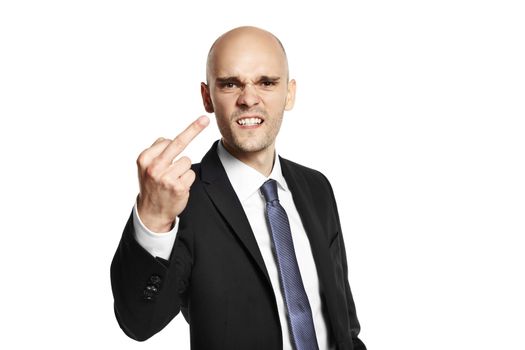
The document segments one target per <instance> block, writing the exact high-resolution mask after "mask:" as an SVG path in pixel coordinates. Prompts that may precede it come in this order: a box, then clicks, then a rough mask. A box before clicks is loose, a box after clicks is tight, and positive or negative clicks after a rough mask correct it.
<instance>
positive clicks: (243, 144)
mask: <svg viewBox="0 0 525 350" xmlns="http://www.w3.org/2000/svg"><path fill="white" fill-rule="evenodd" d="M233 145H234V147H235V148H236V149H237V150H238V151H240V152H243V153H253V152H260V151H263V150H265V149H266V148H268V147H269V146H270V145H271V142H269V141H267V140H245V141H241V140H234V142H233Z"/></svg>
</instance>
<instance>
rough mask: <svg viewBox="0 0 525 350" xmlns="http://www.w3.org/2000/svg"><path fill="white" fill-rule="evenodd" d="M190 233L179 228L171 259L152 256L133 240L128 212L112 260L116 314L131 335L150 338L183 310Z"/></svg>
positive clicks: (141, 338) (188, 276) (189, 259)
mask: <svg viewBox="0 0 525 350" xmlns="http://www.w3.org/2000/svg"><path fill="white" fill-rule="evenodd" d="M190 237H191V235H187V234H186V233H185V232H180V231H179V232H178V233H177V238H176V240H175V244H174V247H173V250H172V252H171V257H170V260H169V261H168V260H164V259H162V258H155V257H153V256H152V255H151V254H149V253H148V252H147V251H146V250H145V249H144V248H143V247H142V246H140V244H139V243H138V242H137V241H136V240H135V237H134V228H133V216H132V215H130V217H129V219H128V222H127V223H126V226H125V228H124V232H123V234H122V237H121V239H120V243H119V245H118V248H117V251H116V253H115V256H114V257H113V261H112V263H111V287H112V291H113V298H114V311H115V316H116V318H117V321H118V323H119V325H120V327H121V328H122V330H123V331H124V333H126V335H128V336H129V337H130V338H132V339H135V340H138V341H144V340H146V339H148V338H150V337H151V336H153V335H154V334H156V333H157V332H159V331H160V330H161V329H163V328H164V327H165V326H166V325H167V324H168V323H169V322H170V321H171V320H172V319H173V318H174V317H175V316H176V315H177V314H178V313H179V311H180V310H181V308H182V309H183V310H184V308H185V306H186V291H187V287H188V285H189V278H190V272H191V265H192V258H191V239H190Z"/></svg>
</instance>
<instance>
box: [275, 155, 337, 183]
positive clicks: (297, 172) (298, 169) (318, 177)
mask: <svg viewBox="0 0 525 350" xmlns="http://www.w3.org/2000/svg"><path fill="white" fill-rule="evenodd" d="M279 159H280V160H281V167H282V168H283V172H285V173H286V172H290V173H291V174H293V175H294V176H299V177H301V178H303V179H304V180H306V181H307V182H309V183H311V182H315V183H318V184H321V185H323V186H329V187H330V182H329V181H328V178H327V177H326V176H325V175H324V174H323V173H322V172H320V171H319V170H316V169H312V168H309V167H307V166H304V165H302V164H299V163H296V162H293V161H291V160H289V159H286V158H283V157H281V156H279Z"/></svg>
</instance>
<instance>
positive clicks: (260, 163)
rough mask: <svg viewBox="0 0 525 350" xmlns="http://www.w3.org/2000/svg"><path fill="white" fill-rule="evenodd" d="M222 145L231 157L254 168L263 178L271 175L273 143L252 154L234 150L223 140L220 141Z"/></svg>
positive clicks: (273, 155)
mask: <svg viewBox="0 0 525 350" xmlns="http://www.w3.org/2000/svg"><path fill="white" fill-rule="evenodd" d="M222 145H223V146H224V148H225V149H226V150H227V151H228V152H229V153H230V154H231V155H232V156H234V157H235V158H237V159H238V160H240V161H241V162H243V163H244V164H246V165H248V166H250V167H252V168H254V169H255V170H257V171H258V172H260V173H261V174H263V175H264V176H266V177H268V176H269V175H270V174H271V173H272V169H273V164H274V158H275V143H272V144H271V145H270V146H268V147H267V148H265V149H262V150H259V151H254V152H244V151H241V150H238V149H235V148H233V147H231V146H230V145H228V144H227V143H225V142H224V140H222Z"/></svg>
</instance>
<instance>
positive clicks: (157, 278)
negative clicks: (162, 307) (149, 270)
mask: <svg viewBox="0 0 525 350" xmlns="http://www.w3.org/2000/svg"><path fill="white" fill-rule="evenodd" d="M149 281H150V282H151V284H153V285H154V286H156V287H157V288H158V287H159V286H160V282H161V281H162V279H161V278H160V276H158V275H152V276H151V277H150V278H149Z"/></svg>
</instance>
